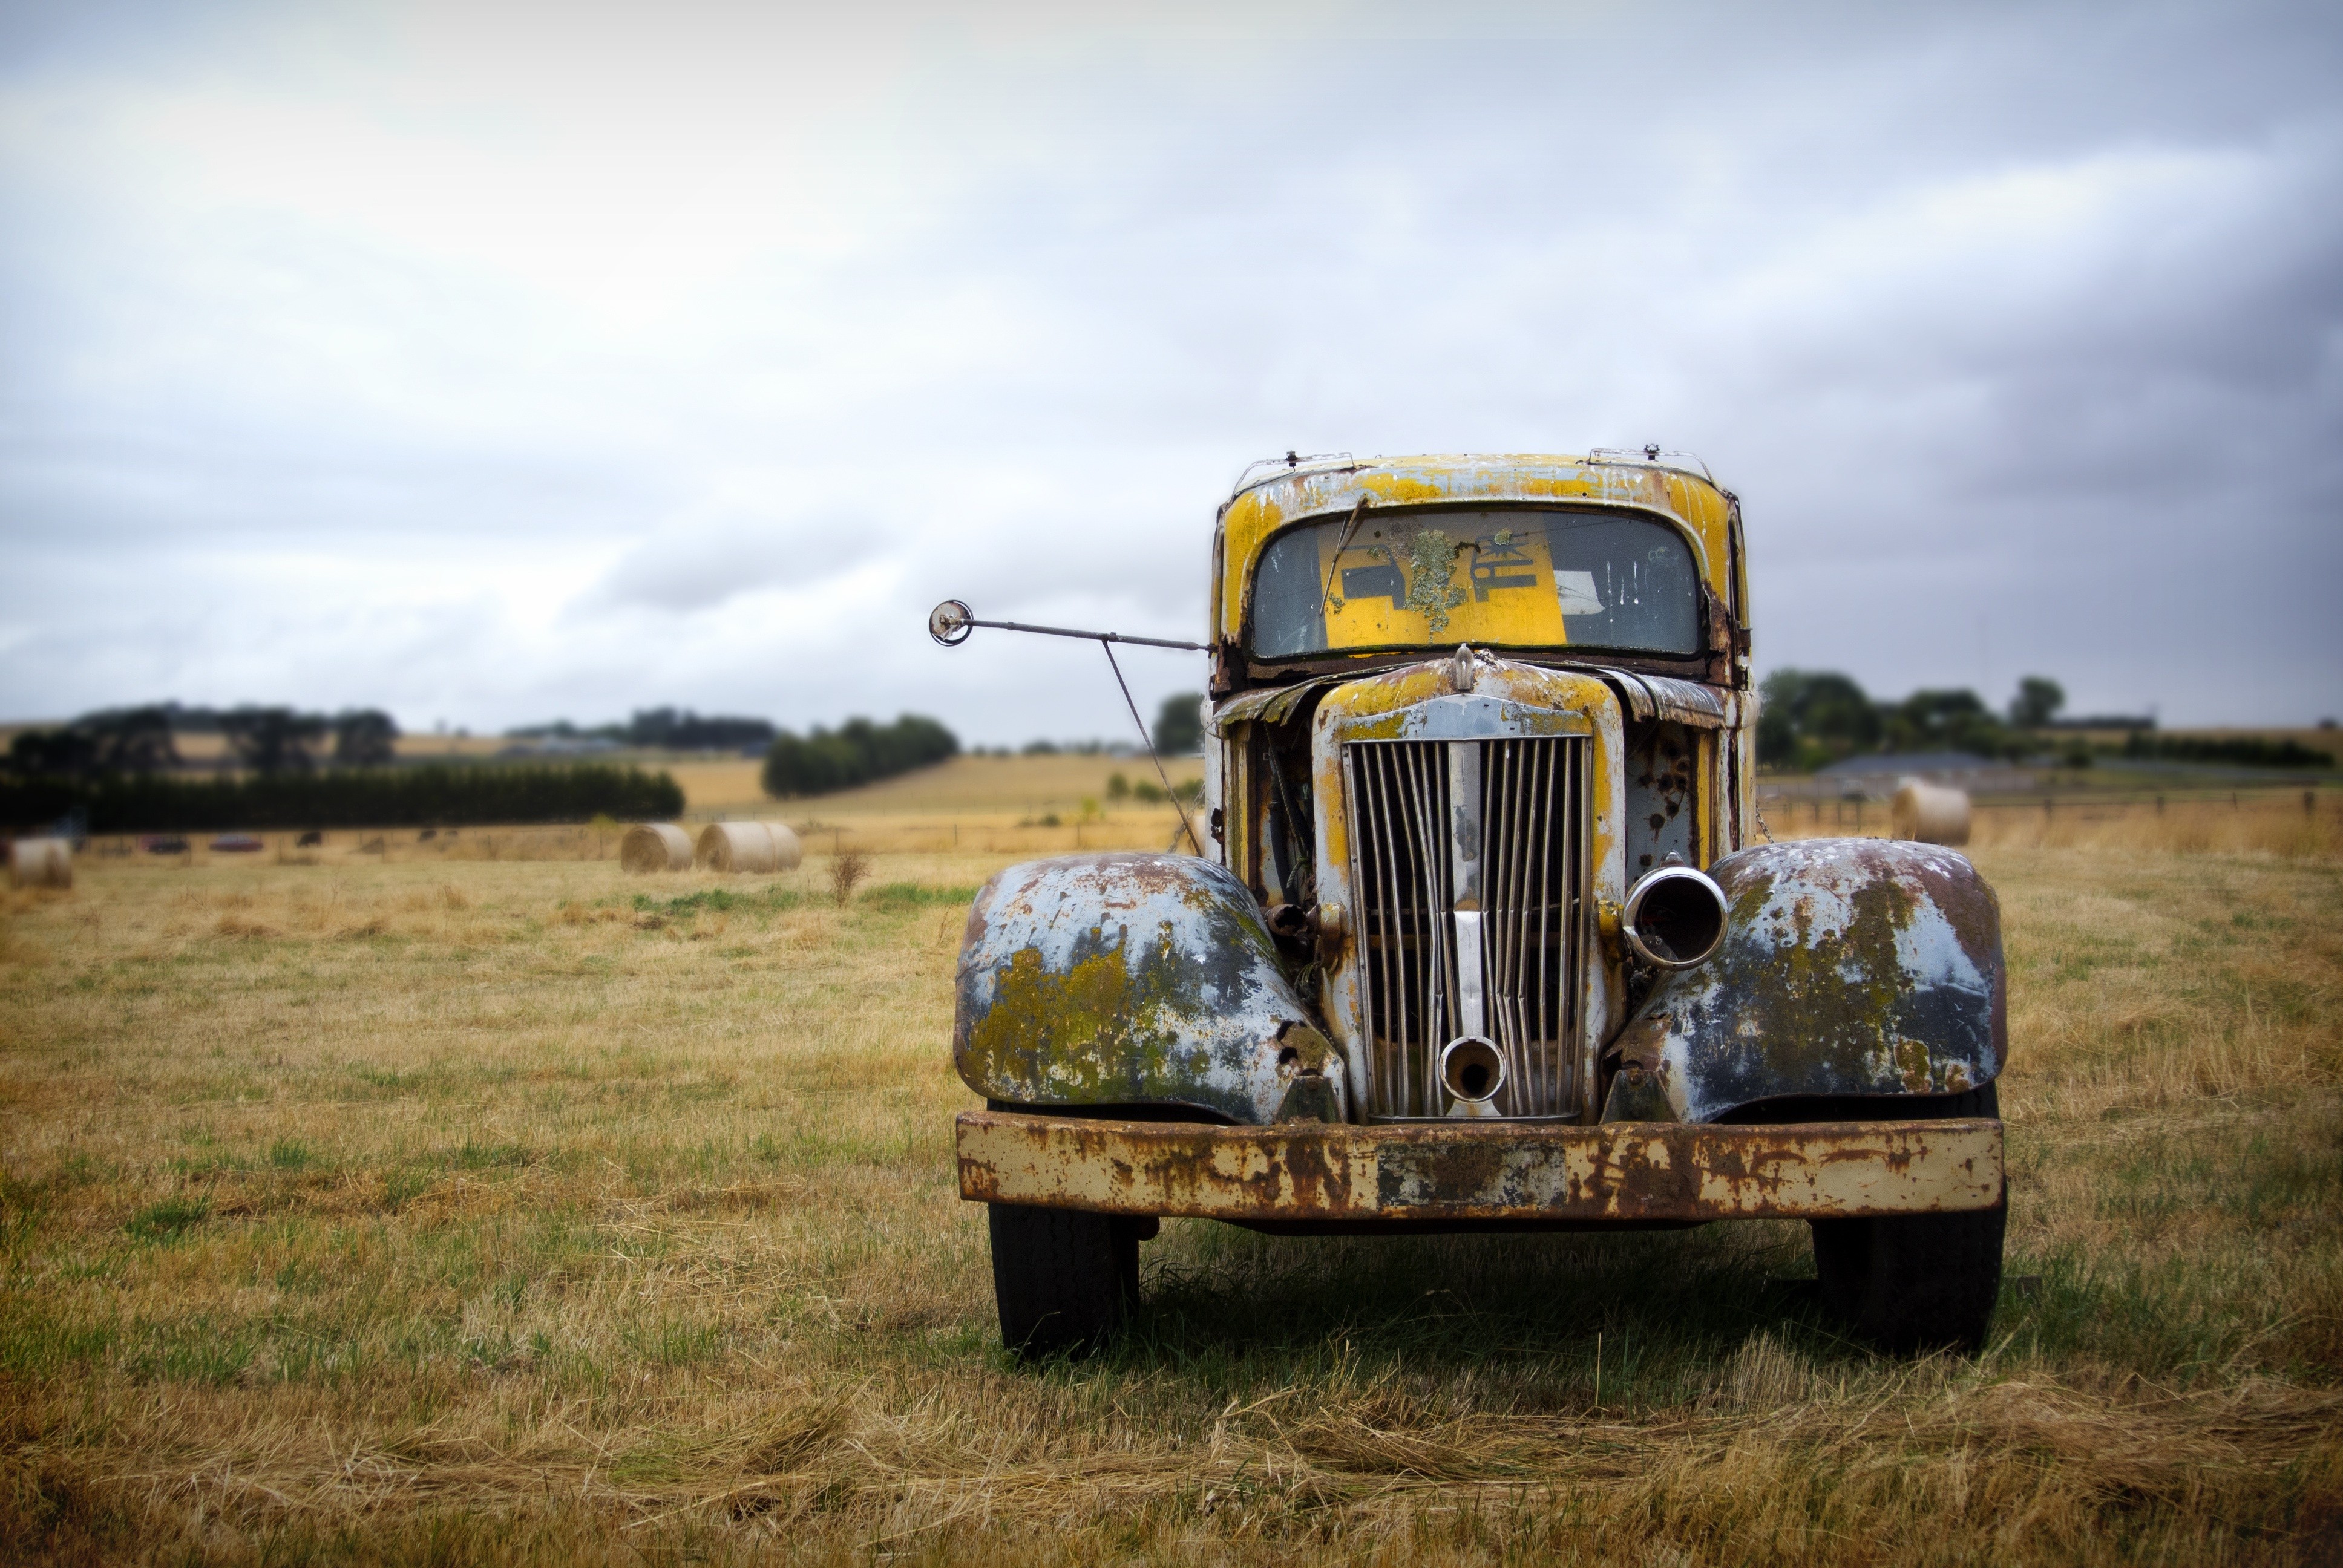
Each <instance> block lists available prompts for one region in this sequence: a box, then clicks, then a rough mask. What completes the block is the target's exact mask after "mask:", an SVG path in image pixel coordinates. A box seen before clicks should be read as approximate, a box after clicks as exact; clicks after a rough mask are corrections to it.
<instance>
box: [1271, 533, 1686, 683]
mask: <svg viewBox="0 0 2343 1568" xmlns="http://www.w3.org/2000/svg"><path fill="white" fill-rule="evenodd" d="M1492 512H1516V513H1518V512H1561V513H1566V514H1574V515H1578V516H1594V517H1614V518H1633V519H1634V520H1637V521H1641V522H1647V523H1655V524H1658V525H1661V526H1662V527H1664V528H1667V529H1668V530H1669V531H1670V532H1671V533H1672V534H1674V537H1675V538H1676V539H1677V540H1678V542H1679V543H1681V544H1682V545H1683V546H1684V550H1685V553H1686V555H1687V557H1688V558H1689V559H1690V561H1691V565H1692V578H1693V583H1694V588H1695V590H1696V592H1697V595H1698V597H1697V598H1696V599H1695V600H1694V630H1693V643H1694V646H1693V647H1692V648H1690V649H1689V650H1677V649H1673V648H1619V647H1614V646H1612V645H1610V644H1606V643H1592V642H1569V643H1563V642H1528V643H1517V642H1494V641H1486V640H1483V639H1481V638H1458V639H1457V640H1458V641H1460V642H1469V643H1471V644H1472V645H1473V647H1475V648H1489V649H1491V650H1492V651H1499V650H1502V651H1504V652H1508V653H1517V654H1523V655H1529V656H1534V657H1542V658H1564V659H1570V660H1578V659H1580V658H1586V657H1592V656H1601V657H1602V658H1604V659H1606V660H1632V661H1634V662H1637V663H1642V662H1644V661H1657V662H1660V663H1662V664H1664V665H1668V666H1672V667H1678V668H1681V667H1684V666H1686V665H1690V664H1694V663H1698V662H1704V661H1706V660H1707V659H1708V658H1711V657H1712V656H1713V655H1714V653H1715V649H1714V648H1711V647H1710V646H1709V644H1710V643H1711V641H1712V640H1713V638H1712V637H1711V634H1710V630H1709V627H1708V620H1709V615H1708V606H1709V603H1710V601H1711V600H1712V599H1714V598H1717V597H1719V596H1718V594H1717V590H1716V588H1715V585H1714V584H1713V583H1712V582H1711V581H1710V580H1709V578H1710V570H1709V562H1708V559H1707V552H1706V550H1705V549H1704V548H1703V546H1702V541H1701V538H1700V536H1699V534H1698V533H1697V532H1696V531H1695V530H1694V529H1693V528H1691V527H1690V526H1689V525H1687V524H1686V523H1685V521H1684V519H1683V518H1679V517H1677V516H1676V515H1675V514H1674V513H1673V512H1671V511H1668V510H1666V509H1664V508H1658V507H1645V506H1637V505H1634V503H1632V502H1629V503H1624V504H1622V503H1620V502H1616V501H1609V502H1604V501H1589V500H1582V499H1579V498H1568V499H1554V500H1548V499H1544V498H1536V499H1532V498H1516V497H1495V496H1492V497H1488V498H1471V499H1460V500H1443V501H1433V502H1425V503H1420V504H1413V505H1404V506H1378V507H1371V508H1368V509H1367V511H1366V512H1365V514H1364V515H1363V516H1361V517H1357V518H1355V520H1356V521H1357V522H1358V523H1359V525H1360V526H1361V527H1362V528H1363V527H1364V526H1365V524H1366V521H1367V519H1369V518H1388V517H1392V516H1398V515H1404V516H1407V517H1409V518H1423V519H1425V520H1427V521H1428V520H1429V519H1431V518H1438V517H1441V516H1443V515H1447V514H1452V513H1468V514H1476V515H1486V514H1488V513H1492ZM1353 518H1354V514H1353V509H1352V508H1348V507H1343V508H1329V509H1326V510H1323V511H1317V512H1312V513H1311V514H1310V515H1309V516H1307V517H1301V518H1294V519H1293V520H1292V521H1291V522H1289V523H1284V524H1282V525H1281V526H1280V527H1278V528H1275V529H1273V530H1272V531H1271V532H1270V533H1269V534H1268V535H1266V536H1265V537H1263V538H1262V541H1261V544H1260V546H1259V547H1258V548H1256V549H1255V550H1254V551H1253V552H1252V563H1251V565H1250V566H1249V567H1248V568H1247V570H1246V574H1245V579H1244V603H1243V607H1242V608H1243V615H1242V618H1240V621H1239V635H1238V638H1237V644H1238V650H1239V652H1240V657H1241V658H1242V659H1243V660H1244V662H1245V664H1246V665H1247V666H1248V667H1251V668H1256V669H1261V670H1263V671H1267V670H1272V669H1274V670H1280V671H1285V670H1291V671H1293V672H1294V673H1297V674H1298V673H1303V672H1306V671H1307V670H1308V669H1309V668H1312V667H1318V668H1323V667H1326V666H1328V665H1330V664H1332V665H1337V666H1343V665H1352V666H1354V665H1355V664H1356V663H1357V661H1359V660H1363V659H1372V660H1375V661H1377V662H1379V663H1380V662H1383V661H1388V660H1392V659H1394V658H1400V659H1405V660H1416V659H1422V658H1427V657H1430V656H1433V655H1436V654H1438V653H1440V652H1441V651H1443V648H1445V646H1446V645H1445V644H1444V643H1434V642H1430V641H1426V642H1395V643H1374V644H1366V645H1361V646H1357V647H1342V648H1308V649H1303V650H1301V651H1299V652H1294V653H1274V654H1272V653H1262V652H1260V651H1259V650H1258V648H1257V645H1256V642H1255V638H1256V636H1257V633H1258V630H1259V628H1258V626H1257V624H1256V617H1257V615H1258V614H1259V610H1260V596H1259V588H1260V583H1261V578H1262V569H1263V568H1264V567H1265V566H1266V564H1267V563H1268V560H1269V558H1270V553H1271V552H1272V550H1273V549H1275V548H1277V546H1278V544H1279V542H1280V541H1282V540H1283V539H1284V538H1287V537H1288V536H1289V535H1292V534H1294V533H1296V532H1299V531H1301V530H1302V529H1304V528H1323V527H1325V526H1327V525H1329V524H1335V525H1340V524H1342V523H1343V522H1344V521H1346V520H1353Z"/></svg>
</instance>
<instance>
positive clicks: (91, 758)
mask: <svg viewBox="0 0 2343 1568" xmlns="http://www.w3.org/2000/svg"><path fill="white" fill-rule="evenodd" d="M178 761H179V751H178V748H177V747H176V745H174V744H173V743H172V739H171V717H170V715H169V714H168V713H167V712H166V711H165V710H164V709H161V708H157V707H146V708H110V709H100V710H99V711H97V712H96V713H85V714H83V715H82V716H81V717H80V718H79V719H75V720H74V721H73V722H72V723H71V724H68V725H65V726H63V727H62V728H60V729H28V730H25V732H24V733H22V734H20V735H18V736H17V737H16V738H15V740H14V741H13V742H11V743H10V746H9V749H8V759H7V768H8V770H9V771H10V772H12V773H16V774H19V775H22V776H24V777H26V778H32V777H43V778H52V779H78V778H90V777H96V776H97V775H100V774H108V773H158V772H161V771H163V770H165V769H170V768H175V767H176V766H178Z"/></svg>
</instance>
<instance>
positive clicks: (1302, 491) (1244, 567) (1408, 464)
mask: <svg viewBox="0 0 2343 1568" xmlns="http://www.w3.org/2000/svg"><path fill="white" fill-rule="evenodd" d="M1361 498H1369V499H1371V500H1372V502H1373V504H1374V505H1375V506H1377V507H1410V506H1443V505H1448V506H1453V505H1459V504H1469V503H1472V502H1476V501H1485V502H1494V503H1504V502H1529V503H1533V504H1536V503H1544V504H1548V505H1554V504H1564V505H1567V504H1569V503H1572V502H1577V503H1580V504H1583V505H1594V506H1600V507H1606V508H1621V509H1625V510H1633V511H1639V512H1644V513H1657V514H1659V515H1661V516H1663V517H1664V518H1668V519H1670V520H1671V521H1673V522H1674V523H1675V524H1676V525H1677V526H1678V527H1679V528H1681V529H1682V530H1683V531H1684V535H1685V537H1686V538H1688V539H1689V540H1690V542H1691V544H1692V546H1693V550H1694V557H1695V558H1696V560H1697V561H1698V563H1699V567H1700V572H1701V576H1702V578H1704V580H1705V581H1707V582H1708V583H1709V584H1710V586H1711V587H1713V588H1715V590H1716V592H1717V593H1718V595H1719V596H1720V597H1722V598H1725V601H1726V602H1727V603H1728V604H1730V605H1732V606H1734V608H1735V611H1736V613H1737V614H1743V612H1741V610H1740V603H1741V598H1742V595H1741V590H1740V585H1739V583H1738V582H1737V581H1736V580H1735V579H1736V578H1737V577H1738V575H1739V574H1738V572H1737V571H1736V569H1735V568H1736V566H1737V564H1738V563H1737V562H1735V558H1734V553H1735V541H1734V538H1733V533H1734V526H1735V515H1736V512H1737V510H1738V505H1739V503H1738V500H1737V498H1735V496H1734V494H1733V492H1732V491H1730V490H1727V489H1725V487H1723V486H1721V485H1719V484H1718V483H1717V482H1716V480H1715V477H1714V476H1713V475H1712V474H1710V472H1709V469H1708V465H1707V464H1705V463H1703V462H1702V461H1701V460H1700V459H1699V458H1697V457H1692V456H1691V455H1690V454H1688V453H1681V452H1664V451H1657V450H1655V449H1653V448H1645V449H1644V450H1643V451H1640V452H1634V453H1628V452H1618V451H1609V450H1605V449H1604V448H1601V447H1597V448H1594V450H1592V451H1589V452H1588V453H1586V454H1585V455H1584V456H1582V457H1571V456H1556V455H1550V454H1543V453H1489V454H1477V455H1476V454H1464V453H1453V454H1433V455H1427V456H1420V457H1352V456H1351V455H1350V454H1348V453H1339V454H1332V455H1321V456H1317V457H1302V456H1301V455H1300V454H1298V453H1288V454H1286V456H1285V457H1277V458H1272V459H1268V460H1267V461H1265V462H1261V463H1255V464H1254V465H1252V467H1249V468H1247V469H1246V470H1245V471H1244V473H1243V474H1242V476H1240V477H1239V478H1238V480H1237V483H1236V487H1235V488H1234V489H1233V490H1232V492H1231V493H1230V496H1229V498H1228V499H1227V500H1226V501H1225V502H1223V503H1222V506H1221V511H1220V521H1219V532H1220V549H1219V552H1218V559H1219V562H1220V577H1219V579H1218V580H1217V581H1216V582H1215V583H1214V584H1213V588H1212V629H1213V636H1214V638H1215V639H1223V638H1237V637H1240V636H1242V627H1243V620H1244V607H1245V596H1246V594H1247V592H1248V591H1249V589H1250V586H1251V584H1252V572H1253V567H1254V564H1255V562H1256V561H1258V560H1259V558H1260V557H1261V552H1262V548H1263V547H1265V546H1266V545H1267V544H1268V542H1269V540H1270V539H1271V538H1272V536H1274V535H1276V534H1277V533H1278V532H1279V531H1281V530H1282V529H1283V528H1286V527H1288V526H1289V525H1291V524H1294V523H1298V522H1302V521H1303V520H1305V519H1307V518H1315V517H1322V516H1325V515H1328V514H1340V513H1343V512H1347V511H1349V510H1350V509H1351V508H1353V507H1354V506H1356V505H1357V504H1358V502H1359V500H1360V499H1361ZM1743 618H1745V614H1743Z"/></svg>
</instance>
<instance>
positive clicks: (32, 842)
mask: <svg viewBox="0 0 2343 1568" xmlns="http://www.w3.org/2000/svg"><path fill="white" fill-rule="evenodd" d="M8 885H9V886H10V887H12V888H70V887H72V886H73V845H72V844H71V843H69V842H68V841H66V840H65V839H17V840H16V841H15V843H14V844H12V845H10V846H9V847H8Z"/></svg>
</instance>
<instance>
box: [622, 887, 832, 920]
mask: <svg viewBox="0 0 2343 1568" xmlns="http://www.w3.org/2000/svg"><path fill="white" fill-rule="evenodd" d="M805 901H806V896H805V895H804V894H803V893H801V892H799V891H798V890H796V889H795V888H784V887H781V886H779V885H778V884H776V885H773V886H770V887H768V888H766V889H764V890H762V891H750V892H735V891H733V890H731V889H730V888H702V889H700V890H699V891H698V892H694V893H682V894H679V895H678V896H677V897H675V898H672V899H655V898H653V897H651V896H650V895H649V893H637V894H636V895H635V897H634V908H635V911H636V913H638V914H656V915H697V914H702V913H706V914H712V915H721V914H729V913H730V912H731V911H733V910H794V909H796V908H797V907H798V906H799V905H800V904H802V903H804V902H805Z"/></svg>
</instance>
